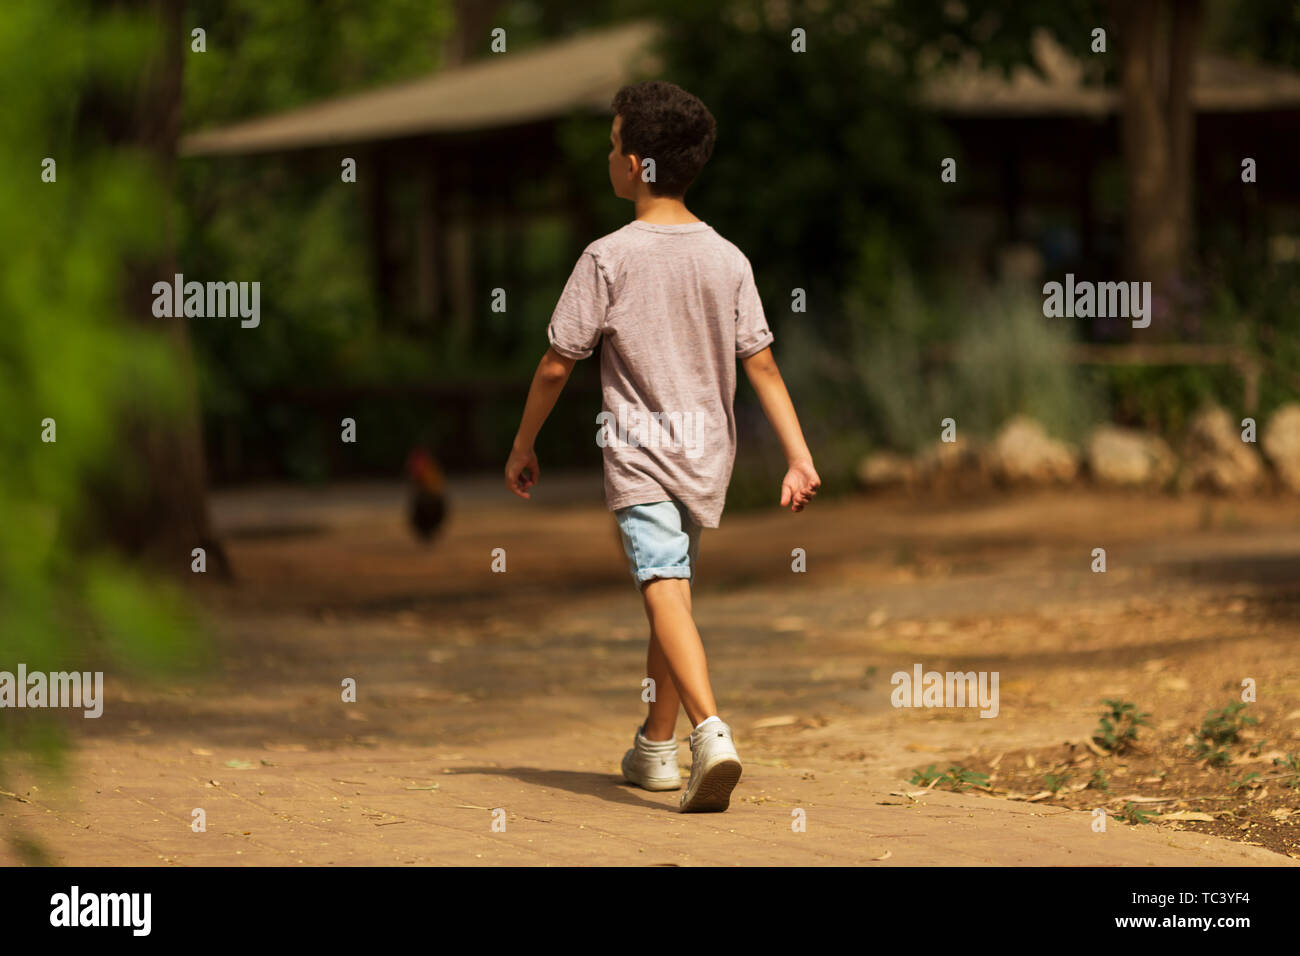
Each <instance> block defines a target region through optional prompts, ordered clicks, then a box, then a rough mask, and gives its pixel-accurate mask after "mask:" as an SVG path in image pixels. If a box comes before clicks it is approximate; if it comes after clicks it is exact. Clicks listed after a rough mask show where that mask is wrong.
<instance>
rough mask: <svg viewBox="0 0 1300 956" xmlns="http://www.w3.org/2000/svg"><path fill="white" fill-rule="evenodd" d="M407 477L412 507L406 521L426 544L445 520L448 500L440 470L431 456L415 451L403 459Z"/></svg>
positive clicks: (421, 450)
mask: <svg viewBox="0 0 1300 956" xmlns="http://www.w3.org/2000/svg"><path fill="white" fill-rule="evenodd" d="M406 473H407V476H408V477H409V479H410V482H411V504H410V508H409V510H408V512H407V520H408V521H409V522H410V524H411V530H412V531H414V532H415V534H416V536H417V537H418V538H420V540H422V541H428V540H429V539H430V538H432V537H433V536H434V534H435V533H436V532H437V530H438V528H440V527H441V526H442V522H443V519H444V518H445V517H446V516H447V496H446V491H445V489H444V486H443V478H442V469H441V468H439V467H438V463H437V462H436V461H435V460H434V458H433V455H431V454H429V452H428V451H427V450H425V449H423V448H416V449H415V450H413V451H412V452H411V454H410V455H409V456H408V457H407V459H406Z"/></svg>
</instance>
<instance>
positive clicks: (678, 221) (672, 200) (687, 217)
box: [636, 193, 702, 226]
mask: <svg viewBox="0 0 1300 956" xmlns="http://www.w3.org/2000/svg"><path fill="white" fill-rule="evenodd" d="M636 218H637V219H638V220H639V221H640V222H648V223H653V224H654V225H658V226H677V225H684V224H686V223H688V222H701V221H702V220H701V219H700V218H699V217H698V216H696V215H695V214H694V213H692V212H691V211H690V210H689V209H687V208H686V203H684V202H682V200H681V199H680V198H676V197H673V196H653V195H651V194H649V193H646V194H645V195H644V196H637V197H636Z"/></svg>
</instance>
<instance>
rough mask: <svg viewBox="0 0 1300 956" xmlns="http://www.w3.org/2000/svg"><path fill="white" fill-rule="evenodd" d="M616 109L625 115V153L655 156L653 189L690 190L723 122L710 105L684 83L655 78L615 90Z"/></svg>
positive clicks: (664, 193) (667, 193)
mask: <svg viewBox="0 0 1300 956" xmlns="http://www.w3.org/2000/svg"><path fill="white" fill-rule="evenodd" d="M614 112H615V113H617V114H618V115H619V116H621V117H623V126H622V128H621V129H620V131H619V135H620V137H621V139H622V144H623V155H625V156H628V155H631V154H633V153H635V154H636V155H637V156H640V157H641V158H642V159H643V160H644V159H653V160H654V161H655V167H654V168H655V181H654V182H652V183H648V184H647V185H649V187H650V192H651V193H653V194H654V195H656V196H684V195H686V190H687V189H688V188H689V187H690V185H691V183H693V182H694V181H695V177H696V176H698V175H699V174H700V170H701V169H703V168H704V164H705V163H707V162H708V161H709V157H710V156H712V155H713V142H714V140H715V139H716V138H717V133H718V124H717V123H716V122H714V119H713V114H712V113H710V112H709V108H708V107H707V106H705V105H704V104H703V103H701V102H700V101H699V99H698V98H697V97H695V96H692V95H691V94H690V93H687V92H686V91H685V90H684V89H682V88H681V87H680V86H677V85H675V84H673V83H665V82H663V81H662V80H651V81H649V82H646V83H637V84H635V85H633V86H625V87H623V88H622V89H621V90H619V91H618V92H617V93H616V94H614Z"/></svg>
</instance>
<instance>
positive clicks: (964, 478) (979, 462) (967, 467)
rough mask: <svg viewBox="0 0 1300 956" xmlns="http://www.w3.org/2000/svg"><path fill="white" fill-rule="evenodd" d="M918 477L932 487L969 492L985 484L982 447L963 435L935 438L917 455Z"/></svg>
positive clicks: (934, 488)
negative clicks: (955, 437) (946, 439)
mask: <svg viewBox="0 0 1300 956" xmlns="http://www.w3.org/2000/svg"><path fill="white" fill-rule="evenodd" d="M916 475H917V479H918V481H919V482H920V483H921V484H923V485H925V486H926V487H927V488H930V489H932V490H935V491H955V492H963V493H964V492H971V491H976V490H978V489H980V488H983V487H985V486H986V485H988V478H989V474H988V462H987V457H986V455H985V453H984V450H983V449H981V448H980V447H979V446H978V445H976V444H974V443H972V442H971V441H968V440H967V439H965V438H958V439H957V440H956V441H942V440H940V441H936V442H934V443H933V444H931V445H928V446H926V447H925V448H923V449H922V450H921V451H920V452H919V453H918V454H917V456H916Z"/></svg>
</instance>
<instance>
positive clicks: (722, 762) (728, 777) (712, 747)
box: [681, 720, 741, 813]
mask: <svg viewBox="0 0 1300 956" xmlns="http://www.w3.org/2000/svg"><path fill="white" fill-rule="evenodd" d="M740 771H741V766H740V756H739V755H738V754H737V753H736V745H735V742H734V741H733V740H732V739H731V728H730V727H728V726H727V725H726V724H724V723H723V722H722V721H720V720H719V721H713V722H710V723H709V724H707V725H706V726H705V727H704V729H703V730H693V731H691V779H690V782H689V783H687V784H686V792H685V793H683V794H682V803H681V812H682V813H708V812H716V811H719V810H725V809H727V807H728V806H729V805H730V804H731V791H732V790H734V789H735V787H736V783H737V782H738V781H739V780H740Z"/></svg>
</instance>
